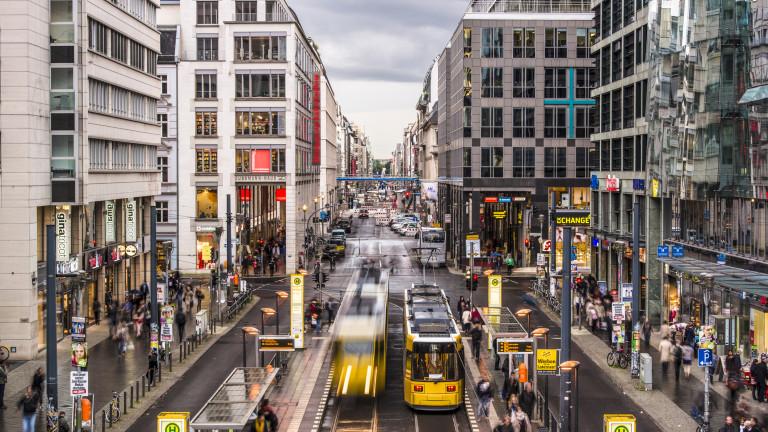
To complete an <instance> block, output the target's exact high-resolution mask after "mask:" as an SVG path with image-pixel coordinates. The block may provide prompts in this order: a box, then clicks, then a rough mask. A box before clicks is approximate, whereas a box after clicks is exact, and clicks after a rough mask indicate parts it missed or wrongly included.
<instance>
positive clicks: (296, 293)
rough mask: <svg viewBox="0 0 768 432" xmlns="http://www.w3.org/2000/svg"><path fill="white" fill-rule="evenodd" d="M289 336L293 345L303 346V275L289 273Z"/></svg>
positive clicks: (297, 347)
mask: <svg viewBox="0 0 768 432" xmlns="http://www.w3.org/2000/svg"><path fill="white" fill-rule="evenodd" d="M291 336H293V341H294V342H293V347H294V348H296V349H302V348H304V275H302V274H292V275H291Z"/></svg>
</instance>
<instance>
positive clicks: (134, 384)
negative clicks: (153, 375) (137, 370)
mask: <svg viewBox="0 0 768 432" xmlns="http://www.w3.org/2000/svg"><path fill="white" fill-rule="evenodd" d="M144 376H145V375H142V376H141V377H142V378H144ZM133 386H134V387H135V388H136V404H138V403H139V380H136V382H135V383H133Z"/></svg>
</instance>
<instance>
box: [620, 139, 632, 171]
mask: <svg viewBox="0 0 768 432" xmlns="http://www.w3.org/2000/svg"><path fill="white" fill-rule="evenodd" d="M634 142H635V137H631V136H629V137H624V140H623V142H622V144H621V162H622V168H621V169H622V170H623V171H632V169H633V168H634V167H635V161H634V160H633V159H632V158H633V157H634V155H635V148H634Z"/></svg>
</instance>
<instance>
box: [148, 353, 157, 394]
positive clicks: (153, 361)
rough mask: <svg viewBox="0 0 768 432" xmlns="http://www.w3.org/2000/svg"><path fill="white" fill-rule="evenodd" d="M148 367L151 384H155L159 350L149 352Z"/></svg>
mask: <svg viewBox="0 0 768 432" xmlns="http://www.w3.org/2000/svg"><path fill="white" fill-rule="evenodd" d="M148 360H149V361H148V366H149V367H148V369H147V378H148V379H149V385H154V384H155V371H156V370H157V367H158V361H157V350H154V349H153V350H152V352H151V353H149V359H148Z"/></svg>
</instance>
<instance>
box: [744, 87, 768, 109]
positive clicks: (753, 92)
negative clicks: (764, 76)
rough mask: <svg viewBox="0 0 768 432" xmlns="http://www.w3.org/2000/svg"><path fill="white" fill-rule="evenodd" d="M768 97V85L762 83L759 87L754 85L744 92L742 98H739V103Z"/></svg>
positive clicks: (748, 102)
mask: <svg viewBox="0 0 768 432" xmlns="http://www.w3.org/2000/svg"><path fill="white" fill-rule="evenodd" d="M766 99H768V85H762V86H757V87H752V88H750V89H747V91H745V92H744V94H743V95H741V99H739V104H751V103H756V102H761V101H764V100H766Z"/></svg>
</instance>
